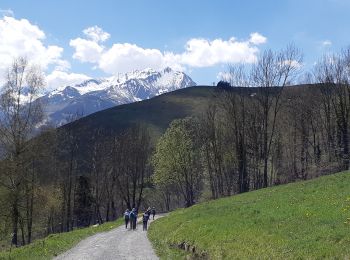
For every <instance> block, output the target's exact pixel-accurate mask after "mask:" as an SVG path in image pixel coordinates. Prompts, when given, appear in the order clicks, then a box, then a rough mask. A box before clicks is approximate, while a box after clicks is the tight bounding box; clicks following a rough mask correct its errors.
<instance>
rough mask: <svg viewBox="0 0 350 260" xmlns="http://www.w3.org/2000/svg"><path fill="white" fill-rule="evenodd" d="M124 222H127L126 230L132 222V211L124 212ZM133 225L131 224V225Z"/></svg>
mask: <svg viewBox="0 0 350 260" xmlns="http://www.w3.org/2000/svg"><path fill="white" fill-rule="evenodd" d="M124 220H125V228H128V224H129V220H130V210H129V209H126V210H125V212H124ZM130 225H131V223H130Z"/></svg>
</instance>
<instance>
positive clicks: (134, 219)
mask: <svg viewBox="0 0 350 260" xmlns="http://www.w3.org/2000/svg"><path fill="white" fill-rule="evenodd" d="M129 219H130V230H131V229H132V230H135V229H136V222H137V212H136V209H135V208H133V209H132V210H131V212H130V214H129Z"/></svg>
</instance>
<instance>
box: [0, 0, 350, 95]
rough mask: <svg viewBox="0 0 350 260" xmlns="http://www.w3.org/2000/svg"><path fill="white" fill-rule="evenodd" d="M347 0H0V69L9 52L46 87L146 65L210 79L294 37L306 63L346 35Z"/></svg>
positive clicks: (349, 40)
mask: <svg viewBox="0 0 350 260" xmlns="http://www.w3.org/2000/svg"><path fill="white" fill-rule="evenodd" d="M349 10H350V0H318V1H316V0H280V1H276V0H264V1H262V0H244V1H238V0H215V1H214V0H212V1H209V0H177V1H164V0H147V1H146V0H133V1H132V0H130V1H125V0H124V1H117V0H115V1H112V0H110V1H107V0H99V1H95V0H90V1H88V0H74V1H73V0H50V1H47V0H45V1H44V0H31V1H19V0H1V1H0V73H2V74H3V73H4V71H5V69H6V68H7V67H8V66H9V64H11V61H12V60H13V59H14V58H15V57H18V56H26V57H27V58H28V60H29V61H30V62H33V63H35V64H39V65H40V66H41V67H42V69H43V71H44V73H45V75H46V82H47V85H48V88H50V89H54V88H56V87H59V86H60V85H69V84H75V83H80V82H81V81H83V80H85V79H88V78H99V77H107V76H111V75H117V74H123V73H126V72H128V71H133V70H141V69H145V68H153V69H156V70H158V69H163V68H165V67H171V68H173V69H176V70H181V71H184V72H185V73H186V74H188V75H189V76H190V77H191V78H192V79H193V80H194V81H195V82H197V84H210V85H211V84H213V82H217V81H218V80H220V75H222V73H224V72H225V71H226V70H227V67H228V64H238V63H250V64H252V63H254V62H255V61H256V59H257V57H258V56H259V55H260V54H261V53H262V52H263V51H264V50H266V49H272V50H276V51H277V50H280V49H282V48H284V47H286V45H288V44H290V43H293V44H295V45H296V46H297V47H298V48H299V49H300V50H301V51H302V52H303V54H304V59H303V63H302V64H301V66H302V68H303V69H304V70H305V71H307V70H310V69H312V66H313V65H314V64H315V62H317V60H318V59H320V58H321V56H322V55H324V54H326V53H330V52H337V51H340V49H341V48H344V47H347V46H349V45H350V33H349V28H350V15H349V14H348V12H349Z"/></svg>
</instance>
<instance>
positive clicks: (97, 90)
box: [38, 67, 196, 126]
mask: <svg viewBox="0 0 350 260" xmlns="http://www.w3.org/2000/svg"><path fill="white" fill-rule="evenodd" d="M195 85H196V83H195V82H194V81H193V80H192V79H191V78H190V77H189V76H188V75H186V74H185V73H183V72H180V71H174V70H172V69H171V68H169V67H168V68H165V69H163V70H161V71H156V70H153V69H145V70H142V71H133V72H130V73H126V74H124V75H117V76H112V77H108V78H101V79H89V80H86V81H84V82H82V83H80V84H76V85H74V86H62V87H60V88H58V89H55V90H53V91H51V92H48V93H46V94H45V95H43V96H42V97H40V98H38V101H40V102H42V103H43V104H44V111H45V113H46V116H47V121H46V122H45V124H50V125H52V126H61V125H64V124H66V123H68V122H70V121H73V120H75V119H77V118H79V117H82V116H87V115H89V114H92V113H95V112H98V111H100V110H104V109H107V108H110V107H113V106H116V105H121V104H128V103H133V102H137V101H141V100H145V99H149V98H152V97H154V96H158V95H160V94H163V93H167V92H171V91H174V90H177V89H182V88H187V87H190V86H195Z"/></svg>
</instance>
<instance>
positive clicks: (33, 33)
mask: <svg viewBox="0 0 350 260" xmlns="http://www.w3.org/2000/svg"><path fill="white" fill-rule="evenodd" d="M45 37H46V36H45V33H44V32H43V31H42V30H41V29H40V28H39V27H38V26H36V25H33V24H31V23H30V22H29V21H28V20H26V19H20V20H17V19H15V18H14V17H9V16H4V17H3V18H1V19H0V61H1V63H0V73H2V74H1V75H3V73H4V70H5V69H6V68H8V66H9V65H10V64H11V63H12V61H13V59H14V58H17V57H19V56H24V57H26V58H28V60H29V61H30V62H31V63H35V64H38V65H40V66H41V67H42V68H43V69H44V70H45V69H47V67H48V66H49V65H56V66H58V67H62V68H63V67H65V68H68V67H69V66H70V64H69V62H68V61H65V60H63V59H62V53H63V48H61V47H59V46H56V45H49V46H46V45H45V44H44V42H43V41H44V40H45Z"/></svg>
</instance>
